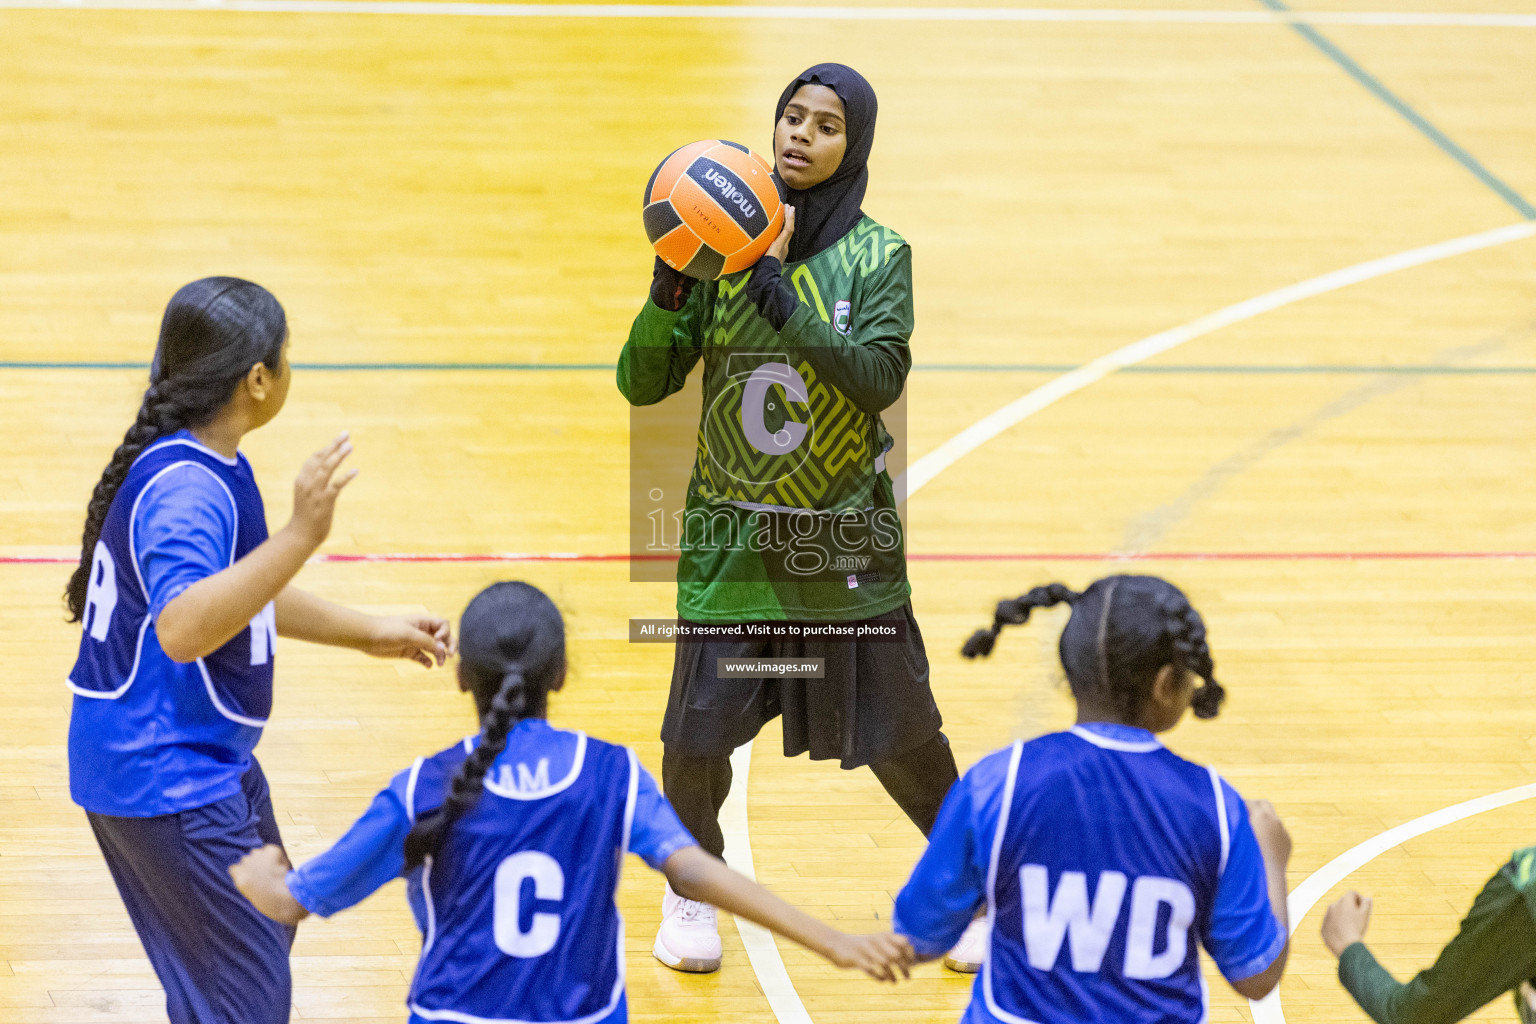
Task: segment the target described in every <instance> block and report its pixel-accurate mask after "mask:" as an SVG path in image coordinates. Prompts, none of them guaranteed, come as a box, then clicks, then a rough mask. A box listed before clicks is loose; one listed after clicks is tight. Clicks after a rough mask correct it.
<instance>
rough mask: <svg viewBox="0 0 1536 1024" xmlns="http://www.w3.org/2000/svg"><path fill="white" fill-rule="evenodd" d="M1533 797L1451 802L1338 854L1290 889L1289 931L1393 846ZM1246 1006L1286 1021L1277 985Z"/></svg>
mask: <svg viewBox="0 0 1536 1024" xmlns="http://www.w3.org/2000/svg"><path fill="white" fill-rule="evenodd" d="M1533 798H1536V783H1531V784H1529V785H1525V786H1516V787H1514V788H1513V789H1505V790H1501V791H1500V792H1497V793H1489V794H1488V795H1487V796H1480V797H1475V798H1474V799H1471V800H1466V801H1464V802H1462V803H1459V804H1452V805H1451V806H1450V807H1442V808H1441V809H1440V810H1438V811H1431V812H1430V813H1429V814H1426V815H1424V816H1423V817H1420V818H1414V819H1413V820H1412V821H1408V822H1404V823H1403V824H1401V825H1398V826H1397V827H1395V828H1389V829H1387V830H1386V831H1385V832H1383V833H1381V834H1380V835H1378V836H1372V837H1371V838H1370V839H1367V840H1366V841H1365V842H1363V843H1361V844H1360V845H1359V846H1356V847H1354V848H1352V849H1350V850H1347V851H1345V852H1344V853H1341V854H1339V856H1337V857H1335V858H1333V860H1331V861H1329V862H1328V863H1327V864H1324V865H1323V866H1322V867H1320V868H1318V869H1317V870H1316V871H1314V872H1312V874H1310V875H1308V876H1307V880H1306V881H1304V882H1302V883H1301V884H1300V885H1298V886H1297V887H1296V888H1295V889H1292V890H1291V894H1290V896H1288V897H1286V901H1285V909H1286V914H1287V915H1288V916H1289V917H1290V920H1291V934H1292V935H1295V934H1296V929H1297V928H1298V927H1299V926H1300V925H1301V921H1302V918H1304V917H1306V916H1307V914H1308V912H1310V911H1311V910H1312V908H1313V907H1315V906H1316V905H1317V901H1318V900H1320V899H1322V898H1323V896H1325V895H1326V894H1327V893H1328V891H1329V890H1330V889H1332V888H1333V887H1334V886H1335V885H1338V884H1339V883H1340V882H1342V881H1343V880H1344V879H1346V878H1348V877H1349V876H1350V875H1351V874H1353V873H1354V872H1355V871H1357V870H1359V869H1360V868H1362V867H1364V866H1365V865H1367V864H1369V863H1370V862H1371V861H1373V860H1375V859H1376V858H1377V857H1380V856H1381V855H1382V854H1384V853H1386V852H1387V851H1388V850H1390V849H1392V848H1393V847H1395V846H1400V845H1402V844H1403V843H1406V842H1407V841H1408V840H1410V839H1414V838H1416V837H1418V836H1421V835H1423V834H1424V833H1426V832H1433V831H1434V830H1435V829H1437V828H1444V827H1445V826H1446V825H1451V824H1454V823H1456V822H1458V821H1461V820H1462V819H1463V818H1470V817H1472V816H1473V815H1475V814H1483V813H1485V812H1487V811H1492V810H1495V809H1497V808H1500V807H1507V806H1508V805H1510V804H1515V803H1519V802H1520V801H1522V800H1530V799H1533ZM1248 1005H1249V1006H1250V1007H1251V1008H1252V1010H1253V1021H1254V1024H1285V1014H1284V1013H1283V1012H1281V1009H1280V989H1279V988H1276V989H1275V990H1274V991H1273V992H1271V993H1270V994H1269V995H1267V996H1265V997H1264V998H1263V999H1261V1000H1258V1001H1257V1002H1255V1001H1253V1000H1250V1001H1249V1003H1248Z"/></svg>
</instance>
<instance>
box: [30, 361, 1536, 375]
mask: <svg viewBox="0 0 1536 1024" xmlns="http://www.w3.org/2000/svg"><path fill="white" fill-rule="evenodd" d="M293 368H294V369H295V370H306V371H307V370H317V371H320V372H327V373H328V372H337V373H340V372H349V371H374V372H385V373H389V372H401V371H405V372H410V371H422V372H462V371H466V370H469V371H474V370H479V371H484V372H496V373H500V372H539V371H548V370H596V371H603V372H607V373H612V372H613V369H614V367H613V364H612V363H294V364H293ZM1077 368H1078V366H1077V364H1076V363H917V364H916V365H914V366H913V367H912V370H913V371H914V372H929V371H931V372H937V373H1068V372H1070V371H1072V370H1075V369H1077ZM148 369H149V364H148V363H114V362H27V361H4V360H0V370H148ZM1120 372H1121V373H1142V374H1201V373H1215V374H1232V375H1254V376H1258V375H1266V374H1269V375H1282V376H1283V375H1287V374H1291V375H1296V374H1300V375H1323V374H1382V373H1385V374H1405V375H1419V376H1428V377H1439V376H1487V375H1492V376H1499V375H1504V376H1531V375H1536V366H1424V365H1417V366H1416V365H1412V364H1409V365H1401V366H1351V365H1346V364H1337V363H1325V364H1314V365H1308V366H1286V365H1272V364H1253V365H1249V364H1242V363H1227V364H1204V363H1167V364H1161V365H1159V364H1153V365H1148V364H1145V363H1141V364H1137V365H1135V366H1127V367H1124V368H1123V369H1121V371H1120Z"/></svg>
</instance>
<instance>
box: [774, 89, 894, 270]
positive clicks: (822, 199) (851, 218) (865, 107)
mask: <svg viewBox="0 0 1536 1024" xmlns="http://www.w3.org/2000/svg"><path fill="white" fill-rule="evenodd" d="M804 85H824V86H826V87H827V88H828V89H831V90H832V91H833V92H835V93H837V96H838V98H839V99H841V100H842V101H843V122H844V124H845V125H846V126H847V135H848V148H847V149H846V150H845V151H844V153H843V162H842V163H840V164H838V165H837V170H835V171H833V172H832V177H830V178H828V179H827V180H826V181H824V182H822V183H821V184H819V185H813V186H812V187H810V188H808V189H804V190H801V189H792V188H787V187H785V186H784V184H783V182H782V181H781V182H780V183H779V191H781V192H782V193H783V194H784V201H785V202H786V203H788V204H789V205H791V206H793V207H794V208H795V235H794V237H793V238H791V239H790V240H789V259H790V262H799V261H800V260H808V259H810V258H811V257H812V256H814V255H816V254H817V253H819V252H821V251H822V250H823V249H827V248H829V247H831V246H833V245H836V244H837V240H838V239H839V238H842V237H843V236H844V235H846V234H847V233H848V232H850V231H852V230H853V226H854V225H855V224H857V223H858V222H859V220H860V219H861V218H862V217H863V216H864V211H863V210H862V209H861V208H860V207H861V204H862V203H863V202H864V190H865V188H867V187H868V186H869V168H868V166H866V164H867V161H868V160H869V150H870V147H871V146H872V145H874V141H875V111H876V109H877V104H876V103H875V90H874V89H873V88H871V87H870V84H869V83H868V82H866V81H865V80H864V76H863V75H861V74H859V73H858V72H857V71H855V70H853V68H850V67H848V66H847V65H846V64H817V65H816V66H815V67H812V68H807V69H805V70H804V71H802V72H801V73H800V77H798V78H796V79H795V80H794V81H793V82H791V83H789V88H787V89H785V90H784V94H783V95H781V96H780V97H779V106H778V109H777V110H775V111H774V112H773V123H774V130H775V131H777V130H778V123H779V118H781V117H783V116H784V108H785V107H787V106H789V101H790V100H791V99H793V98H794V95H795V93H796V92H798V91H799V89H800V87H801V86H804ZM774 152H775V153H777V152H778V147H777V145H775V147H774Z"/></svg>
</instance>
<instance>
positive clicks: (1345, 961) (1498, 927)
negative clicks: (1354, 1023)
mask: <svg viewBox="0 0 1536 1024" xmlns="http://www.w3.org/2000/svg"><path fill="white" fill-rule="evenodd" d="M1522 857H1524V858H1525V860H1524V865H1525V871H1526V872H1527V875H1529V872H1530V869H1531V862H1532V859H1533V858H1536V850H1524V851H1521V853H1519V854H1516V856H1515V859H1514V860H1512V861H1510V863H1508V864H1506V865H1505V866H1504V867H1503V868H1501V869H1500V871H1499V873H1498V874H1496V875H1494V876H1493V877H1492V878H1491V879H1489V880H1488V884H1487V885H1485V886H1483V891H1482V892H1480V893H1478V895H1477V900H1476V901H1475V902H1474V903H1473V904H1472V909H1471V910H1470V911H1468V912H1467V916H1466V918H1465V919H1463V921H1462V922H1461V929H1460V930H1459V931H1458V932H1457V933H1456V935H1455V937H1454V938H1452V939H1451V941H1450V942H1449V943H1447V944H1446V946H1445V948H1444V949H1443V950H1441V951H1440V956H1439V957H1438V958H1437V959H1436V960H1435V963H1434V965H1433V966H1431V967H1429V968H1428V969H1427V970H1423V971H1420V972H1419V973H1418V974H1416V975H1414V977H1413V979H1412V980H1411V981H1409V982H1407V983H1406V984H1403V983H1400V982H1398V981H1397V979H1396V978H1394V977H1392V975H1391V973H1389V972H1388V971H1387V969H1386V968H1385V967H1382V966H1381V964H1379V963H1377V962H1376V957H1375V956H1373V955H1372V954H1371V951H1370V950H1369V949H1367V948H1366V945H1365V943H1363V942H1357V943H1355V944H1354V945H1352V946H1350V947H1349V948H1348V949H1346V950H1344V953H1343V955H1342V956H1340V957H1339V981H1340V982H1341V983H1342V984H1343V985H1344V988H1345V989H1346V990H1347V991H1348V992H1349V994H1350V995H1351V996H1353V997H1354V999H1355V1002H1357V1003H1359V1004H1360V1008H1361V1009H1362V1010H1364V1011H1365V1012H1366V1013H1368V1014H1370V1016H1371V1019H1372V1020H1374V1021H1376V1022H1377V1024H1452V1022H1454V1021H1459V1020H1461V1019H1462V1018H1464V1017H1466V1016H1468V1015H1469V1014H1471V1013H1473V1012H1474V1011H1476V1010H1477V1009H1478V1008H1479V1007H1481V1006H1484V1005H1486V1004H1487V1003H1490V1002H1492V1001H1493V1000H1495V999H1497V998H1499V997H1500V996H1502V995H1504V994H1505V993H1506V992H1509V991H1511V990H1512V989H1515V988H1516V987H1517V986H1519V984H1520V982H1522V981H1525V980H1527V979H1529V978H1532V977H1536V916H1533V914H1532V907H1531V905H1530V904H1528V903H1527V897H1526V895H1525V893H1523V892H1522V891H1521V887H1520V886H1518V885H1517V884H1516V882H1517V880H1518V877H1519V872H1520V870H1521V864H1522V859H1521V858H1522Z"/></svg>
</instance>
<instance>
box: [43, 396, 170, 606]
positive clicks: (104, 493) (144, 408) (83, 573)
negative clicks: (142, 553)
mask: <svg viewBox="0 0 1536 1024" xmlns="http://www.w3.org/2000/svg"><path fill="white" fill-rule="evenodd" d="M184 416H185V410H184V409H183V408H182V405H181V403H179V402H178V401H177V400H176V388H175V386H174V385H172V384H171V383H170V382H167V381H162V382H160V383H158V384H151V385H150V386H149V390H147V391H145V392H144V401H143V402H142V403H141V404H140V405H139V415H138V416H137V418H135V419H134V421H133V426H131V427H129V428H128V432H127V433H126V434H124V435H123V443H122V444H120V445H118V446H117V450H116V451H114V452H113V453H112V458H111V461H109V462H108V463H107V468H106V469H105V470H103V471H102V474H101V479H100V480H98V481H97V482H96V489H95V490H94V491H92V492H91V501H90V504H89V505H87V506H86V510H85V530H84V531H83V533H82V535H81V538H80V564H79V565H77V566H75V572H74V575H72V576H71V577H70V578H69V585H68V586H67V587H66V588H65V591H64V602H65V604H66V605H67V606H68V608H69V621H70V622H79V621H80V617H81V615H83V614H84V613H85V598H86V594H87V592H88V591H89V589H90V584H91V570H92V568H93V567H94V564H95V558H96V542H97V541H99V540H100V539H101V528H102V525H103V524H104V523H105V522H106V520H107V510H108V509H109V508H111V507H112V499H113V498H115V497H116V496H117V490H118V488H119V487H121V486H123V481H124V480H125V479H127V477H128V470H129V469H131V468H132V467H133V463H134V460H135V459H137V458H138V457H139V456H140V455H141V454H143V452H144V449H146V448H148V447H149V446H150V445H151V444H153V443H154V442H155V440H156V439H157V438H161V437H164V436H165V435H166V434H174V433H175V432H176V431H178V430H180V429H182V427H184V426H186V425H187V424H186V423H185V422H184Z"/></svg>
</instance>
